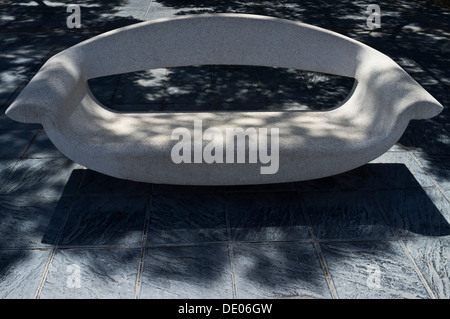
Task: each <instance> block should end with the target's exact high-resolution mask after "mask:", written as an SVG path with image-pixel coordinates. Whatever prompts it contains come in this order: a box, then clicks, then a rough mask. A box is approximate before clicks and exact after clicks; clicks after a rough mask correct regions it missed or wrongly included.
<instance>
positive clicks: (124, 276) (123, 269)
mask: <svg viewBox="0 0 450 319" xmlns="http://www.w3.org/2000/svg"><path fill="white" fill-rule="evenodd" d="M139 255H140V250H139V249H86V250H71V249H67V250H63V249H59V250H58V251H57V252H56V253H55V256H54V257H53V260H52V263H51V265H50V267H49V270H48V274H47V277H46V280H45V283H44V285H43V287H42V291H41V293H40V295H39V298H40V299H61V298H62V299H80V298H81V299H110V298H113V299H133V298H134V297H135V284H136V277H137V270H138V264H139Z"/></svg>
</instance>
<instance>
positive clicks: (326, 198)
mask: <svg viewBox="0 0 450 319" xmlns="http://www.w3.org/2000/svg"><path fill="white" fill-rule="evenodd" d="M32 2H33V1H28V2H27V1H22V2H21V3H32ZM34 3H36V7H33V8H32V7H30V6H26V5H23V6H21V5H19V4H17V5H16V4H14V5H8V6H5V7H0V13H1V14H2V16H3V17H4V18H3V19H2V20H1V22H0V28H1V31H0V36H1V37H2V38H4V39H6V40H7V43H8V44H10V45H9V46H8V48H5V49H6V51H7V52H9V53H10V55H8V57H7V58H5V59H2V61H1V62H0V65H1V70H2V74H6V73H7V71H12V70H14V71H16V73H14V74H13V75H14V76H12V77H9V78H6V80H5V78H2V81H5V82H2V83H3V84H6V87H10V88H11V90H10V91H8V92H7V94H8V98H7V99H6V101H5V102H4V103H3V105H2V107H1V110H2V111H4V110H5V109H6V107H7V104H8V102H10V101H11V98H12V97H13V96H14V94H17V93H18V91H20V89H21V88H23V86H24V85H25V84H26V83H27V82H28V81H29V79H30V77H31V76H32V75H34V73H35V72H37V70H38V69H39V67H40V66H41V65H42V63H44V62H45V60H46V59H47V58H49V57H50V56H51V55H53V54H55V53H57V52H59V51H60V50H62V49H64V48H66V47H69V46H71V45H73V44H76V43H78V42H80V41H81V40H84V39H87V38H89V37H92V36H94V35H96V34H100V33H102V32H105V31H108V30H111V29H115V28H117V27H120V26H125V25H129V24H132V23H137V22H140V20H138V19H134V18H126V17H122V18H117V17H114V18H113V12H115V11H116V10H117V9H118V8H119V7H120V5H121V3H122V1H97V2H96V4H98V6H92V3H91V2H89V1H78V2H77V3H78V4H80V6H81V7H82V10H83V12H85V13H86V15H83V20H82V21H83V22H82V23H85V24H84V25H85V26H87V27H86V28H82V29H80V30H78V29H73V30H70V31H69V32H67V30H66V28H67V27H66V25H65V17H66V16H67V15H68V13H67V12H66V11H65V8H66V5H59V6H58V5H55V6H51V5H46V4H45V3H44V2H41V1H34ZM59 3H61V1H59ZM67 3H69V2H68V1H67ZM155 3H159V4H163V5H164V6H166V7H173V8H177V14H178V15H184V14H201V13H212V12H241V13H253V14H262V15H268V16H275V17H280V18H286V19H292V20H296V21H302V22H306V23H310V24H313V25H317V26H321V27H324V28H327V29H330V30H334V31H337V32H340V33H342V34H344V35H348V36H350V37H352V38H355V39H357V40H360V41H362V42H364V43H366V44H368V45H370V46H372V47H374V48H375V49H377V50H379V51H381V52H384V53H386V54H388V55H389V56H390V57H391V58H393V59H394V60H395V61H396V62H398V63H399V64H400V65H401V66H402V67H404V68H405V70H406V71H407V72H409V73H410V74H411V76H412V77H413V78H414V79H416V81H417V82H419V83H420V84H421V85H423V86H424V87H425V88H426V89H427V90H428V91H430V93H432V94H433V95H434V96H435V97H436V98H437V99H438V100H439V101H440V102H441V103H442V104H443V105H444V107H445V108H444V111H443V112H442V113H441V114H440V115H439V116H437V117H436V118H433V119H431V120H427V121H413V122H411V123H410V125H409V126H408V128H407V130H406V132H405V134H404V135H403V136H402V138H401V140H400V142H401V143H402V144H403V145H404V146H406V147H407V148H409V149H412V150H419V151H422V152H424V153H426V154H429V155H430V157H429V158H430V162H431V165H432V166H433V167H437V174H439V175H440V176H441V177H442V178H443V179H448V178H449V176H450V173H449V171H448V169H447V167H446V166H445V165H444V164H443V161H442V160H436V159H435V155H442V156H448V154H450V149H449V148H450V127H449V126H448V122H449V111H448V107H447V106H448V103H449V101H450V98H449V96H448V93H447V92H448V87H449V83H450V80H449V79H450V74H449V72H450V71H449V69H448V67H446V63H447V55H448V46H447V47H446V46H445V43H446V40H445V37H444V38H443V37H442V36H441V35H442V32H444V31H445V32H446V31H447V30H449V21H448V20H445V18H443V15H442V12H441V10H443V9H442V8H440V7H436V6H434V5H432V4H430V3H428V2H417V3H410V2H406V1H400V2H398V1H397V2H392V1H383V2H381V3H380V7H381V8H382V10H383V11H382V17H383V18H382V28H381V29H380V30H372V31H371V30H368V29H367V28H366V26H365V18H366V15H365V14H364V10H365V8H364V5H361V4H357V3H355V2H354V1H342V2H339V3H330V2H326V1H281V2H268V1H263V2H242V1H184V2H183V4H180V2H179V1H167V0H164V1H157V2H155ZM6 8H7V9H6ZM63 29H64V32H59V33H58V32H56V31H58V30H59V31H61V30H63ZM55 30H56V31H55ZM34 31H36V32H34ZM40 35H42V36H40ZM33 50H34V51H33ZM6 51H5V52H6ZM38 51H39V52H40V53H39V54H36V55H34V56H35V57H34V58H33V57H31V56H33V53H35V52H38ZM430 57H432V58H430ZM163 73H164V75H161V73H158V72H154V71H152V72H149V71H142V72H136V73H133V74H124V75H117V76H111V77H107V78H102V79H95V80H93V81H91V83H90V84H91V88H92V89H93V90H94V93H95V94H96V96H97V97H98V98H99V99H100V100H101V101H103V103H104V104H105V105H106V106H108V107H111V108H112V109H114V108H115V109H116V110H121V111H130V110H136V109H137V110H140V111H179V110H184V109H185V108H186V107H188V108H191V109H190V110H192V111H210V110H224V109H225V110H227V109H229V110H250V109H251V110H269V109H292V108H293V109H295V110H298V109H317V110H321V109H326V108H327V107H332V106H335V105H336V104H338V103H339V101H342V100H343V99H344V98H345V96H346V95H347V93H348V92H349V89H350V88H351V86H352V84H353V82H352V81H351V80H350V81H349V79H346V78H342V77H332V76H328V75H322V74H314V73H306V72H302V71H296V70H289V69H276V68H268V67H252V66H249V67H236V66H221V67H219V66H198V67H185V68H172V69H169V70H166V71H164V72H163ZM17 79H19V80H17ZM8 81H10V82H8ZM7 82H8V83H7ZM169 83H170V85H169ZM121 87H122V88H123V87H125V88H126V90H122V91H120V88H121ZM169 87H170V88H172V91H168V88H169ZM17 88H18V91H17ZM127 92H137V95H136V96H135V97H134V99H135V100H134V101H129V100H128V101H127ZM239 92H241V94H239ZM102 95H103V96H102ZM230 97H231V99H232V100H229V99H230ZM305 97H307V98H305ZM302 99H303V100H302ZM255 101H257V102H255ZM133 108H134V109H133ZM0 120H2V121H3V120H4V119H3V118H2V119H0ZM16 128H17V127H16ZM80 174H82V175H84V176H86V175H87V174H92V175H93V176H94V177H93V179H96V178H98V179H100V180H101V179H105V177H103V176H102V175H100V174H98V173H95V172H92V171H78V170H74V173H73V175H71V176H70V178H69V180H68V182H67V185H71V186H70V187H67V189H65V190H64V191H63V194H62V196H61V200H60V201H59V202H58V204H57V205H56V208H54V207H53V206H50V210H47V208H45V207H47V206H45V205H43V204H42V202H41V203H39V201H38V202H35V201H32V203H28V204H27V203H25V202H23V203H22V204H23V205H19V206H17V207H19V208H17V207H16V208H14V207H13V208H11V207H9V208H8V210H7V209H3V210H2V212H3V213H2V214H4V216H3V218H2V223H3V222H4V221H6V220H7V219H8V218H12V217H11V216H12V213H11V211H16V213H17V212H18V213H20V212H22V208H21V207H26V206H27V205H28V206H30V205H37V206H38V207H44V208H43V210H42V211H43V212H44V211H45V212H46V213H45V214H47V217H46V218H43V219H40V220H34V219H30V220H28V222H29V224H28V225H29V228H27V229H25V230H20V231H21V232H22V231H27V232H31V233H33V232H35V233H40V234H41V233H43V237H42V241H41V243H36V242H32V243H28V244H27V245H31V246H32V247H38V248H39V249H47V248H48V247H52V246H54V245H55V244H56V243H58V245H60V247H63V248H64V246H65V247H72V248H82V247H86V246H89V247H91V248H92V247H94V248H95V247H99V248H102V247H112V246H115V245H124V246H130V247H139V245H140V240H141V239H142V232H143V230H144V227H145V226H146V225H147V224H146V213H147V209H149V212H150V213H149V217H150V219H149V221H148V226H149V234H150V235H151V236H153V237H149V239H148V241H147V243H146V244H147V249H148V252H149V253H148V256H147V257H148V258H151V257H152V255H151V251H152V250H151V249H152V248H154V249H161V250H164V252H163V255H164V258H162V261H165V262H170V261H171V260H172V259H173V260H182V261H183V262H184V264H183V265H182V268H183V269H182V270H181V271H178V273H179V274H180V277H179V278H178V279H177V280H181V281H186V282H189V281H190V280H191V279H192V276H194V277H195V276H196V278H194V279H195V280H197V281H212V282H214V281H215V280H218V276H219V273H218V272H217V271H216V270H217V268H221V269H227V268H228V267H229V264H230V260H229V259H228V258H229V257H228V256H229V254H217V255H216V254H211V255H209V256H207V255H206V254H208V253H210V250H207V251H204V252H202V250H201V249H197V250H195V252H196V253H199V254H200V255H201V256H202V257H204V258H203V259H202V261H201V262H200V263H199V262H196V261H194V260H193V259H189V258H183V259H180V258H179V257H180V251H179V250H177V249H176V248H177V245H179V244H180V242H181V243H182V244H183V245H186V246H196V247H197V246H201V245H211V247H213V246H214V245H219V246H221V247H227V244H228V242H229V241H231V243H232V244H233V245H236V247H238V246H239V245H241V246H243V245H252V244H255V243H257V244H260V245H261V243H263V242H270V245H272V246H271V250H269V251H268V252H267V254H258V253H255V254H254V255H253V257H252V258H254V259H253V261H254V263H252V267H251V268H250V270H249V272H248V274H247V275H248V278H250V279H251V280H252V281H253V282H255V283H257V282H258V280H259V279H258V278H259V277H258V275H261V274H264V273H266V272H267V270H271V269H274V268H275V267H277V266H279V264H278V263H277V262H276V260H277V259H281V260H285V261H286V263H285V264H284V266H286V265H288V268H289V266H290V265H292V264H291V263H290V261H291V260H292V259H291V258H292V254H291V252H290V251H289V250H287V248H286V245H283V244H282V242H283V241H288V242H296V243H303V242H305V243H311V233H310V231H309V230H310V229H312V230H313V231H314V232H315V233H316V235H317V236H318V237H319V239H323V240H347V239H352V240H366V239H373V238H380V239H382V238H386V237H389V236H403V237H405V238H409V237H414V236H431V237H440V236H448V235H449V234H450V230H449V224H448V222H447V220H446V219H445V218H444V216H443V215H442V213H441V212H440V210H439V208H437V207H436V205H435V203H433V201H432V200H431V199H430V197H429V192H427V191H425V190H423V189H422V188H421V187H420V185H419V184H418V183H417V181H416V180H415V178H414V176H413V175H412V174H411V173H410V172H409V170H408V169H407V168H406V167H405V166H404V165H400V164H382V165H381V164H368V165H365V166H364V167H362V168H359V169H356V170H353V171H350V172H347V173H344V174H340V175H337V176H333V177H329V178H325V179H320V180H316V181H308V182H299V183H290V184H285V185H259V186H246V187H214V188H207V187H206V188H202V187H182V186H163V185H159V186H158V185H153V190H157V189H160V190H161V189H164V187H166V192H165V193H164V192H163V193H157V192H153V193H152V195H151V196H152V197H155V198H157V199H159V202H158V201H156V202H152V203H150V204H149V202H148V198H150V194H149V193H148V186H149V185H141V184H139V185H136V184H135V183H133V182H128V181H124V180H119V179H114V178H111V179H107V185H108V187H111V188H112V189H115V190H116V191H117V190H119V193H120V194H119V195H117V194H115V195H111V194H109V195H106V194H104V193H102V194H99V193H97V194H95V196H89V192H90V191H87V193H86V194H84V195H85V196H84V197H83V196H78V197H76V198H75V199H74V200H73V201H72V198H73V196H74V193H73V190H74V188H73V185H74V183H75V184H78V183H80V180H81V179H80ZM392 176H395V178H394V179H393V178H392ZM42 185H45V184H42ZM47 186H48V185H47ZM47 186H45V187H47ZM96 187H97V189H98V188H101V187H99V186H96ZM69 190H70V191H69ZM361 190H362V192H363V193H364V194H365V195H368V197H366V196H365V195H364V196H363V199H364V200H363V202H365V201H366V200H367V202H368V203H370V204H365V205H362V204H361V202H356V203H353V202H352V201H350V200H343V199H348V197H346V196H350V198H354V197H352V196H353V195H345V194H347V193H350V194H353V193H354V192H357V191H361ZM100 193H101V192H100ZM298 193H300V194H301V195H302V197H301V198H303V206H302V204H301V202H298V200H297V197H296V196H297V194H298ZM344 193H345V194H344ZM336 194H338V195H336ZM91 195H92V194H91ZM131 195H132V196H131ZM369 195H370V196H369ZM341 196H342V197H341ZM358 196H359V195H358ZM369 197H370V198H369ZM250 198H252V201H250V200H249V199H250ZM2 199H3V200H4V202H5V200H8V198H6V197H4V196H3V195H2ZM309 199H311V200H309ZM11 200H12V199H9V201H11ZM155 203H159V205H155ZM186 203H189V205H186ZM305 203H306V204H305ZM358 203H359V204H358ZM3 205H4V206H3V207H5V205H10V203H9V202H7V204H3ZM149 205H150V206H149ZM352 205H353V206H352ZM367 205H368V206H367ZM230 208H231V209H230ZM49 211H50V212H51V213H52V214H51V216H48V212H49ZM77 213H79V214H77ZM42 214H44V213H42ZM45 214H44V215H45ZM17 216H18V215H17ZM23 216H25V221H26V218H27V217H26V216H27V215H23ZM166 217H167V218H166ZM305 217H308V218H305ZM319 217H320V218H319ZM227 219H228V224H227ZM308 219H309V222H308ZM11 220H13V219H11ZM347 222H351V224H350V225H351V227H350V228H349V226H348V225H349V223H347ZM14 223H16V222H14ZM2 225H8V223H6V222H5V223H4V224H2ZM336 227H341V229H340V230H341V231H336ZM180 229H181V230H182V231H181V232H180ZM9 232H10V234H11V236H12V237H14V236H17V235H19V236H20V234H19V233H17V234H15V233H14V231H11V230H9ZM228 232H229V234H230V236H231V237H228ZM180 233H181V234H182V235H183V236H180ZM339 236H344V237H339ZM383 236H385V237H383ZM4 238H5V240H4V242H3V243H0V247H2V248H11V243H10V241H9V240H10V239H8V237H4ZM389 238H390V237H389ZM41 245H43V246H41ZM158 245H160V246H158ZM164 245H167V246H170V249H164V248H163V246H164ZM183 245H180V247H182V246H183ZM21 247H22V246H21ZM43 247H45V248H43ZM161 247H162V248H161ZM208 247H209V246H208ZM260 247H262V248H263V247H264V246H263V245H261V246H260ZM242 251H244V252H245V250H242ZM247 252H251V250H247ZM27 253H28V251H27V250H20V251H19V252H17V253H12V254H10V255H9V257H8V260H7V261H4V262H2V263H1V268H0V277H2V275H3V274H7V273H8V271H9V270H10V269H11V267H14V264H15V263H16V262H18V261H20V260H23V254H27ZM202 254H203V255H202ZM132 261H133V259H131V258H130V259H126V260H124V262H132ZM89 262H90V263H92V265H93V268H102V265H101V261H99V260H95V259H93V260H90V261H89ZM210 263H215V266H217V268H215V267H207V266H208V265H210ZM199 265H200V269H201V270H202V271H199V268H198V267H199ZM156 266H157V267H161V268H160V269H164V264H156ZM214 268H215V269H214ZM289 269H290V271H286V272H285V273H284V274H283V275H285V278H286V279H292V280H300V281H304V282H312V283H314V284H316V283H319V282H322V283H323V277H322V276H323V272H322V269H321V267H320V265H319V266H317V267H316V268H312V270H311V269H310V271H307V272H301V268H295V267H293V268H289ZM289 269H288V270H289ZM156 275H157V276H164V278H163V279H170V276H171V274H170V273H169V272H163V271H161V273H160V274H159V275H158V274H156ZM166 276H167V277H169V278H166ZM275 285H276V282H274V281H270V280H269V281H267V282H265V283H262V286H266V287H267V286H268V287H274V286H275Z"/></svg>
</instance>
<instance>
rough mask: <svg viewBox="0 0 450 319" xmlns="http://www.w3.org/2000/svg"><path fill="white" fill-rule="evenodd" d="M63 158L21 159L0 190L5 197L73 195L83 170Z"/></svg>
mask: <svg viewBox="0 0 450 319" xmlns="http://www.w3.org/2000/svg"><path fill="white" fill-rule="evenodd" d="M79 167H80V166H79V165H78V164H75V163H73V162H72V161H70V160H68V159H65V158H45V159H23V160H21V161H20V162H19V163H18V164H17V165H16V167H15V169H14V172H13V173H12V174H11V175H10V177H9V179H8V181H7V182H6V183H5V185H4V186H3V188H2V189H1V190H0V193H1V194H6V195H27V196H33V195H42V196H61V195H72V194H74V193H75V191H76V189H77V187H78V184H79V182H80V180H81V176H82V173H83V170H80V169H77V168H79Z"/></svg>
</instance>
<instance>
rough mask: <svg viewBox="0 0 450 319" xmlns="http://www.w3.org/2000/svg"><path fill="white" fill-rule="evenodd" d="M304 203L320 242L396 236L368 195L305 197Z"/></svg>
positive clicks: (308, 195) (340, 194) (304, 195)
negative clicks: (324, 240) (321, 240)
mask: <svg viewBox="0 0 450 319" xmlns="http://www.w3.org/2000/svg"><path fill="white" fill-rule="evenodd" d="M302 201H303V203H304V205H305V208H306V211H307V214H308V218H309V220H310V222H311V224H312V227H313V230H314V233H315V235H316V236H317V238H319V239H374V238H386V237H392V236H393V234H392V232H391V231H390V228H389V224H387V222H386V221H385V220H384V218H383V216H382V215H381V213H380V211H379V210H378V208H377V206H376V204H375V202H374V201H373V200H372V198H371V194H370V193H369V192H332V193H330V192H327V193H325V192H324V193H319V192H317V193H303V194H302Z"/></svg>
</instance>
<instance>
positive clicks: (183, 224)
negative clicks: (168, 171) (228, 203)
mask: <svg viewBox="0 0 450 319" xmlns="http://www.w3.org/2000/svg"><path fill="white" fill-rule="evenodd" d="M226 240H228V236H227V224H226V220H225V199H224V196H223V195H220V194H213V193H210V194H206V193H204V194H196V195H194V196H193V195H191V194H173V195H169V194H165V195H162V194H161V195H153V196H152V203H151V209H150V224H149V226H148V233H147V244H161V243H194V242H195V243H198V242H216V241H226Z"/></svg>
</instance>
